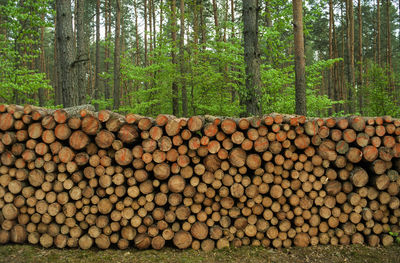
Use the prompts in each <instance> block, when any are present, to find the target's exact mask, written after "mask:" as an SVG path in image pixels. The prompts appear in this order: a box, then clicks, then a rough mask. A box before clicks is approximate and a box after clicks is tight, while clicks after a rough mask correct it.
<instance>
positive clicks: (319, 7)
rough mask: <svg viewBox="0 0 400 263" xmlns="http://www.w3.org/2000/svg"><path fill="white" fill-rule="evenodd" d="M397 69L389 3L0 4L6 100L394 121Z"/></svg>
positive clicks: (103, 0)
mask: <svg viewBox="0 0 400 263" xmlns="http://www.w3.org/2000/svg"><path fill="white" fill-rule="evenodd" d="M299 30H301V31H299ZM299 52H300V53H299ZM299 54H300V55H299ZM298 63H299V64H298ZM299 72H300V73H299ZM301 72H303V73H302V74H301ZM399 72H400V2H398V3H395V2H392V1H390V0H376V1H370V0H357V1H350V0H344V1H339V0H307V1H303V2H302V1H301V0H293V1H285V0H267V1H260V0H251V1H250V0H249V1H237V0H115V1H111V0H18V1H16V0H13V1H12V0H0V103H5V104H20V105H23V104H33V105H39V106H43V107H49V108H60V107H69V106H74V105H81V104H87V103H89V104H93V105H95V107H96V109H97V110H101V109H113V110H115V111H118V112H121V113H128V112H132V113H138V114H142V115H147V116H156V115H157V114H159V113H163V114H173V115H176V116H184V117H187V116H193V115H202V114H210V115H219V116H248V115H259V114H268V113H271V112H279V113H286V114H294V113H301V114H307V116H321V117H325V116H346V115H355V114H361V115H365V116H383V115H391V116H394V117H399V116H400V107H398V106H399V103H400V92H399V89H398V88H399V86H400V74H399ZM299 74H300V75H299ZM301 99H303V104H304V105H303V106H304V107H303V109H301V110H299V109H298V108H297V106H298V105H300V104H302V102H301V101H299V100H301ZM296 105H297V106H296ZM305 109H306V112H305Z"/></svg>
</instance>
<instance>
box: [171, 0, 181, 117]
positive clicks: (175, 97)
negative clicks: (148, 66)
mask: <svg viewBox="0 0 400 263" xmlns="http://www.w3.org/2000/svg"><path fill="white" fill-rule="evenodd" d="M171 26H172V28H171V38H172V46H173V47H175V46H176V0H172V1H171ZM171 58H172V64H173V65H176V64H177V61H176V55H175V51H174V49H172V51H171ZM178 98H179V90H178V84H177V83H176V80H175V79H174V80H173V82H172V114H173V115H175V116H178V115H179V103H178Z"/></svg>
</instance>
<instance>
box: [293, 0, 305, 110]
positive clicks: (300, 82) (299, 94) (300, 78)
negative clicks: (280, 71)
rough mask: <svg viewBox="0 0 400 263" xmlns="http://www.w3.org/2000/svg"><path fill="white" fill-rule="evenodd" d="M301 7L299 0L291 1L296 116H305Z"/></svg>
mask: <svg viewBox="0 0 400 263" xmlns="http://www.w3.org/2000/svg"><path fill="white" fill-rule="evenodd" d="M302 11H303V5H302V1H301V0H293V29H294V54H295V55H294V56H295V64H294V70H295V75H296V82H295V88H296V114H300V115H306V114H307V104H306V78H305V66H306V65H305V64H306V61H305V57H304V35H303V13H302Z"/></svg>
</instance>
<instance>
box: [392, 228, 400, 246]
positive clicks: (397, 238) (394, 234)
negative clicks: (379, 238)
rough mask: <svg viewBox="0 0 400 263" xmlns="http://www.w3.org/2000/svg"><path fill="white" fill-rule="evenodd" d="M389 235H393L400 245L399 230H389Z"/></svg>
mask: <svg viewBox="0 0 400 263" xmlns="http://www.w3.org/2000/svg"><path fill="white" fill-rule="evenodd" d="M389 235H391V236H392V237H393V238H394V240H395V241H396V243H397V244H399V245H400V235H399V232H392V231H389Z"/></svg>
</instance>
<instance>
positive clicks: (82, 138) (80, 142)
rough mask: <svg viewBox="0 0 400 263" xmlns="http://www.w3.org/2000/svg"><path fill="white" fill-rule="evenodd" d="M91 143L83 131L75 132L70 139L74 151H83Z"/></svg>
mask: <svg viewBox="0 0 400 263" xmlns="http://www.w3.org/2000/svg"><path fill="white" fill-rule="evenodd" d="M89 142H90V139H89V137H88V136H87V135H86V133H84V132H82V131H79V130H78V131H74V132H73V133H72V135H71V136H70V137H69V145H70V146H71V148H72V149H74V150H82V149H83V148H85V147H86V146H87V145H88V144H89Z"/></svg>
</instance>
